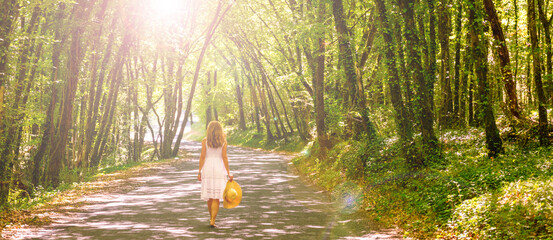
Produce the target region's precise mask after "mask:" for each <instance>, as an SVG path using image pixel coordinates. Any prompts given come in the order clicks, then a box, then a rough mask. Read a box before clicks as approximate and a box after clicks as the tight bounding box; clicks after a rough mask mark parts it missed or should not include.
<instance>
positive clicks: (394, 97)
mask: <svg viewBox="0 0 553 240" xmlns="http://www.w3.org/2000/svg"><path fill="white" fill-rule="evenodd" d="M375 5H376V9H377V11H378V15H379V20H380V23H381V30H382V31H381V33H382V36H383V38H384V42H385V46H384V55H385V58H386V59H387V60H386V61H385V63H386V67H387V69H388V74H387V75H388V86H389V88H390V95H391V101H392V106H393V107H394V110H395V120H396V125H397V128H396V131H397V134H398V136H399V138H400V142H401V144H402V145H404V144H406V143H410V142H411V141H412V139H413V125H412V123H411V122H410V121H409V119H408V118H407V111H406V109H405V106H404V104H403V99H402V94H401V87H400V82H399V75H398V71H397V64H396V54H395V53H394V41H393V38H392V33H391V31H392V29H391V27H390V25H389V23H388V18H387V13H386V7H385V5H384V1H383V0H376V1H375Z"/></svg>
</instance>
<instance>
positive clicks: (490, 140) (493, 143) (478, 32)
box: [468, 0, 503, 157]
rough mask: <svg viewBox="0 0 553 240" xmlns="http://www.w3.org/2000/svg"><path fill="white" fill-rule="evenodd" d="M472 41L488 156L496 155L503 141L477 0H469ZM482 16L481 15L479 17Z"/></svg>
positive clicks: (501, 150) (499, 151)
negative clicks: (489, 75) (495, 114)
mask: <svg viewBox="0 0 553 240" xmlns="http://www.w3.org/2000/svg"><path fill="white" fill-rule="evenodd" d="M468 4H469V6H468V8H469V25H470V33H469V34H470V42H471V44H472V46H471V48H472V53H473V56H474V67H475V72H476V77H477V78H478V95H479V96H480V101H479V108H480V111H479V113H480V114H481V117H480V118H481V120H482V123H483V125H484V129H485V132H486V146H487V148H488V157H496V156H497V155H498V154H500V153H503V142H502V141H501V137H500V136H499V130H498V129H497V125H496V124H495V116H494V113H493V109H492V105H491V101H490V100H491V96H490V87H489V83H488V60H487V47H486V43H485V42H484V41H485V40H484V39H483V36H484V28H483V27H484V26H483V25H482V23H481V22H480V21H477V19H480V18H481V16H482V15H481V14H483V12H482V11H481V9H480V6H478V4H477V3H476V0H469V1H468ZM479 16H480V17H479Z"/></svg>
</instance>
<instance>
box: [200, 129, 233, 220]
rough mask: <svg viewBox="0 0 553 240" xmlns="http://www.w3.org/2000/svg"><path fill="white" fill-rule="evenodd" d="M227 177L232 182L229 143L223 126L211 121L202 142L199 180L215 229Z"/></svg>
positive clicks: (203, 198) (202, 196)
mask: <svg viewBox="0 0 553 240" xmlns="http://www.w3.org/2000/svg"><path fill="white" fill-rule="evenodd" d="M227 177H228V178H229V180H230V181H232V179H233V176H232V175H230V172H229V168H228V157H227V141H226V139H225V134H224V133H223V127H221V124H220V123H219V122H217V121H211V122H210V123H209V125H208V126H207V132H206V137H205V138H204V139H203V140H202V152H201V154H200V169H199V172H198V180H199V181H201V182H202V194H201V198H202V200H204V201H207V210H208V211H209V216H210V218H209V225H210V226H211V227H213V228H214V227H215V218H216V217H217V212H219V201H220V200H222V199H223V191H224V190H225V187H226V183H227Z"/></svg>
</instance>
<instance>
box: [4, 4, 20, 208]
mask: <svg viewBox="0 0 553 240" xmlns="http://www.w3.org/2000/svg"><path fill="white" fill-rule="evenodd" d="M17 2H18V1H16V0H4V1H3V2H2V10H0V36H1V37H0V38H1V40H0V147H2V145H3V144H4V141H6V137H5V135H4V134H5V133H4V131H5V130H6V127H5V125H9V124H10V123H8V122H5V119H4V115H5V113H4V111H5V110H4V108H3V107H4V95H5V92H6V85H7V82H8V79H9V74H7V72H6V67H7V65H8V59H9V58H10V55H11V54H10V53H9V48H10V45H11V42H12V40H13V37H14V36H13V35H12V34H11V33H12V31H13V29H14V27H13V26H12V25H13V23H14V22H15V20H16V19H17V15H18V14H19V8H18V4H17ZM4 150H5V149H2V148H0V152H2V156H0V175H1V177H0V207H3V206H5V204H6V203H7V201H8V195H9V192H10V179H11V168H9V166H10V163H9V161H8V157H7V156H6V155H4V153H3V152H4Z"/></svg>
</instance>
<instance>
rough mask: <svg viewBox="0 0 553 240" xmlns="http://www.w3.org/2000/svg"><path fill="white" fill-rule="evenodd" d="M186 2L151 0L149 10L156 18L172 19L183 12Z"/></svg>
mask: <svg viewBox="0 0 553 240" xmlns="http://www.w3.org/2000/svg"><path fill="white" fill-rule="evenodd" d="M185 3H186V1H184V0H155V1H150V4H149V8H150V9H149V10H150V11H151V14H152V16H154V17H156V18H161V19H167V20H171V19H175V18H178V16H179V15H182V14H183V11H184V6H185Z"/></svg>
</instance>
